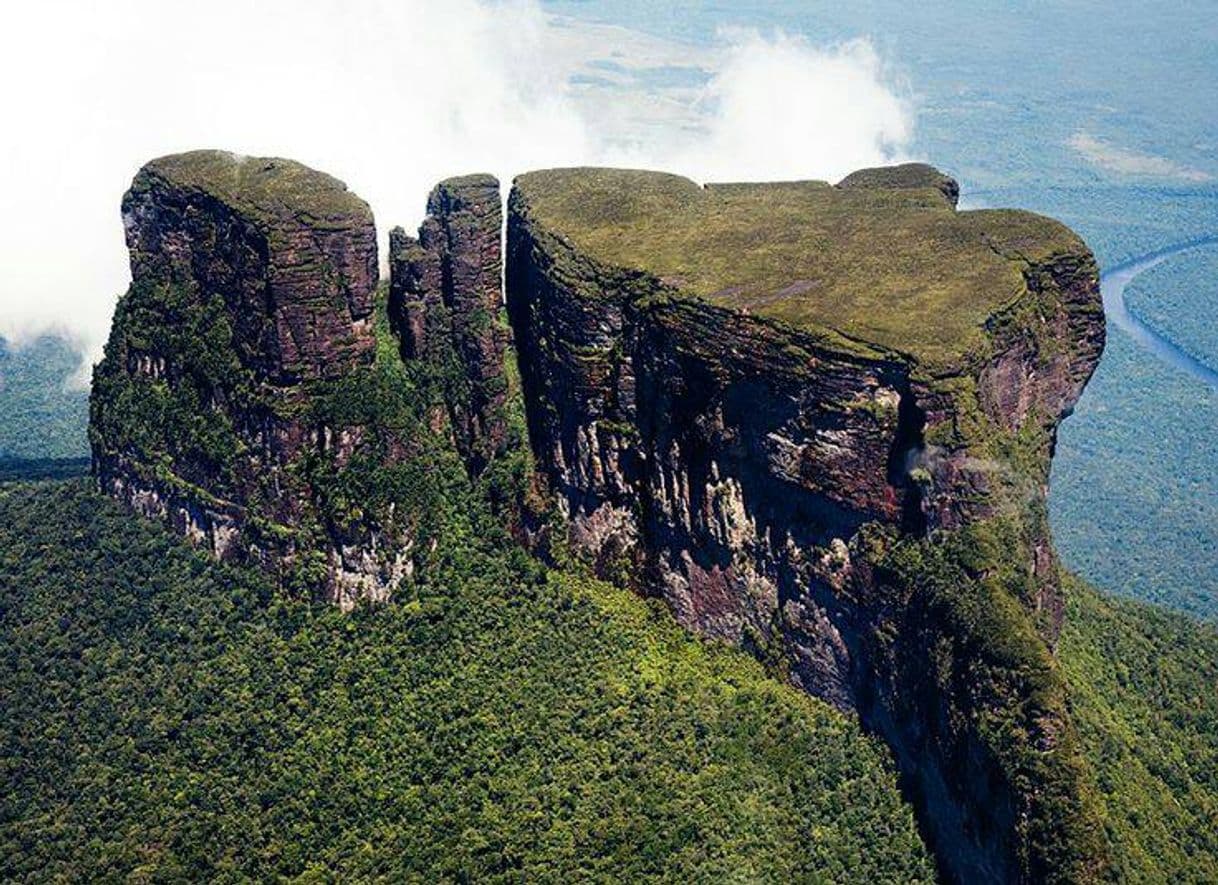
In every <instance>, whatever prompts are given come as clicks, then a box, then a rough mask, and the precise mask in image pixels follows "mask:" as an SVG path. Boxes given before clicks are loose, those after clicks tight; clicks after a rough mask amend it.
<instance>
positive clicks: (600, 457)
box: [507, 165, 1104, 882]
mask: <svg viewBox="0 0 1218 885" xmlns="http://www.w3.org/2000/svg"><path fill="white" fill-rule="evenodd" d="M957 194H958V188H957V187H956V185H955V182H954V181H952V180H951V179H949V178H947V177H946V176H943V175H941V174H940V173H938V172H937V171H935V170H933V169H931V168H930V167H926V166H920V165H911V166H906V167H897V168H894V169H889V170H865V171H863V172H860V173H855V174H854V175H852V176H850V177H849V178H847V179H846V180H845V181H843V182H842V184H841V185H839V186H837V187H831V186H829V185H827V184H823V183H819V182H802V183H786V184H773V185H710V186H707V187H705V188H701V187H698V186H697V185H695V184H693V183H692V182H689V181H687V180H685V179H681V178H678V177H675V176H669V175H662V174H658V173H644V172H629V171H622V170H603V169H572V170H553V171H547V172H536V173H529V174H527V175H523V176H521V177H520V178H518V179H517V181H516V183H515V186H514V188H513V191H512V195H511V198H510V203H509V219H508V263H507V290H508V291H507V294H508V307H509V314H510V317H511V322H512V326H513V330H514V334H515V339H516V346H517V348H518V352H519V361H520V369H521V374H522V380H523V385H524V391H525V401H526V408H527V412H528V420H529V432H530V441H531V444H532V447H533V450H534V454H535V457H536V460H537V463H538V465H539V469H540V470H541V471H542V472H543V473H544V474H545V476H546V478H547V480H548V485H549V488H550V490H551V492H552V494H553V496H554V498H555V500H556V503H557V506H558V507H559V508H560V509H561V511H562V512H563V514H564V515H565V516H566V518H567V521H568V526H569V535H570V542H571V545H572V547H573V548H574V549H575V551H577V553H578V554H580V555H582V556H583V557H584V558H585V559H587V560H588V561H589V562H590V563H591V564H592V565H593V566H594V568H595V569H596V570H597V571H598V572H599V573H601V574H602V575H606V576H610V577H613V578H615V579H621V580H627V581H630V582H633V583H634V584H635V585H636V586H637V587H638V588H639V589H640V590H641V591H643V592H646V593H657V594H659V595H661V596H663V597H664V598H665V599H666V600H667V601H668V602H669V604H670V606H671V608H672V610H673V612H674V613H675V615H676V617H677V619H678V620H679V621H681V623H683V624H685V625H686V626H688V627H690V628H691V629H693V630H696V631H698V632H700V633H703V634H705V635H708V636H713V637H718V638H721V639H724V640H727V641H729V642H733V643H738V644H740V645H743V646H745V647H747V648H749V649H751V650H752V651H753V652H754V653H756V654H757V655H759V656H761V657H763V658H764V659H766V660H768V661H770V662H772V663H773V664H774V666H775V667H776V668H777V669H780V670H782V671H784V672H786V673H787V674H788V678H790V679H791V680H792V681H793V682H795V683H796V684H798V685H800V686H802V687H803V688H805V689H806V690H808V691H809V692H811V693H813V694H816V695H818V696H820V697H823V698H825V699H827V700H829V701H830V702H832V703H834V704H836V705H838V706H841V707H846V708H852V709H855V710H857V711H858V713H859V715H860V716H861V717H862V718H863V720H864V722H865V723H867V724H868V726H869V727H871V728H872V729H874V730H875V731H877V732H878V733H880V734H881V735H883V736H884V737H885V738H886V739H887V741H888V742H889V744H890V745H891V747H892V748H893V751H894V754H895V756H896V758H897V760H898V763H899V765H900V768H901V771H902V775H903V780H904V783H905V787H906V790H907V792H908V794H909V796H910V797H911V799H912V800H913V802H914V804H915V807H916V808H917V809H918V811H919V815H920V818H921V821H922V824H923V828H924V831H925V832H926V834H927V836H928V837H929V839H930V841H931V842H932V845H933V847H934V849H935V851H936V854H937V856H938V858H939V860H940V863H941V866H942V868H943V870H944V872H945V874H946V875H947V876H948V877H949V878H951V879H953V880H956V881H962V882H971V881H1009V882H1032V881H1080V880H1088V879H1091V878H1094V877H1095V876H1097V875H1099V871H1100V870H1101V869H1102V867H1103V863H1104V859H1103V854H1104V849H1103V844H1102V834H1101V832H1100V830H1099V825H1098V821H1097V819H1096V815H1095V812H1094V809H1093V805H1092V802H1091V799H1090V793H1089V787H1088V784H1087V781H1086V776H1085V772H1084V770H1083V766H1082V764H1081V761H1080V758H1079V755H1078V750H1077V748H1076V745H1075V737H1074V732H1073V728H1072V726H1071V723H1070V719H1069V715H1068V709H1067V703H1066V695H1065V687H1064V684H1063V682H1062V679H1061V677H1060V675H1059V673H1058V670H1057V666H1056V664H1055V662H1054V660H1053V659H1052V656H1051V652H1050V649H1051V645H1052V643H1053V641H1054V640H1055V638H1056V636H1057V632H1058V629H1059V627H1060V621H1061V612H1062V602H1061V591H1060V589H1059V586H1060V583H1059V581H1058V578H1057V568H1058V567H1057V563H1056V560H1055V558H1054V555H1053V552H1052V546H1051V543H1050V539H1049V535H1048V528H1047V521H1046V517H1045V488H1046V483H1047V477H1048V466H1049V458H1050V455H1051V452H1052V447H1053V440H1054V434H1055V429H1056V426H1057V422H1058V421H1059V420H1060V419H1061V417H1062V416H1063V415H1064V414H1065V413H1066V412H1067V411H1068V410H1069V409H1070V408H1071V406H1072V405H1073V403H1074V402H1075V400H1076V399H1077V397H1078V395H1079V393H1080V391H1081V389H1082V386H1083V385H1084V384H1085V383H1086V381H1087V379H1088V378H1089V376H1090V374H1091V372H1092V371H1093V369H1094V367H1095V364H1096V362H1097V360H1098V357H1099V354H1100V350H1101V348H1102V345H1103V316H1102V310H1101V305H1100V298H1099V294H1098V286H1097V282H1098V275H1097V271H1096V267H1095V263H1094V260H1093V258H1092V256H1091V254H1090V252H1089V251H1088V250H1087V248H1086V247H1085V246H1084V244H1083V243H1082V242H1081V241H1080V240H1079V239H1078V238H1077V237H1076V236H1074V235H1073V234H1072V233H1071V232H1069V231H1068V230H1066V229H1065V228H1064V227H1062V226H1061V225H1059V224H1057V223H1055V222H1052V221H1050V220H1048V219H1044V218H1040V217H1037V216H1033V215H1030V214H1027V213H1019V212H1005V211H986V212H957V211H956V210H955V203H956V196H957Z"/></svg>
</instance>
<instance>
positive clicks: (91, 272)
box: [0, 0, 915, 383]
mask: <svg viewBox="0 0 1218 885" xmlns="http://www.w3.org/2000/svg"><path fill="white" fill-rule="evenodd" d="M0 77H2V78H3V82H4V83H5V84H7V85H6V87H5V88H4V90H3V91H2V92H0V112H2V116H0V119H3V120H4V121H5V126H6V130H7V134H6V136H5V138H4V139H3V140H2V141H0V190H2V192H3V193H4V195H5V208H6V211H5V212H4V213H3V214H0V337H4V338H6V339H8V340H9V341H12V342H16V343H17V344H20V343H21V342H24V341H29V340H31V339H32V338H33V337H35V336H37V335H38V334H40V333H43V332H47V331H53V332H56V333H59V334H62V335H64V336H66V337H68V338H69V339H70V340H71V341H73V342H74V343H75V344H76V345H77V346H78V347H79V348H80V350H81V353H82V367H81V371H80V372H79V373H78V377H77V382H78V383H83V382H84V381H85V380H86V379H87V376H88V369H89V366H90V365H91V364H92V362H94V361H96V360H97V359H99V358H100V356H101V349H102V345H103V344H104V342H105V338H106V335H107V333H108V329H109V323H110V316H111V314H112V311H113V308H114V303H115V300H116V298H117V297H118V295H119V294H120V293H121V292H122V291H123V290H124V289H125V288H126V285H127V283H128V282H129V279H130V275H129V271H128V267H127V254H126V248H125V246H124V242H123V231H122V224H121V218H120V214H119V203H120V200H121V198H122V194H123V191H124V190H126V188H127V186H128V185H129V184H130V182H131V178H132V176H133V175H134V174H135V172H136V171H137V170H138V169H139V167H140V166H141V165H142V164H143V163H144V162H145V161H147V160H149V159H151V158H153V157H157V156H162V155H164V154H168V153H174V152H177V151H183V150H190V149H194V148H204V147H207V148H222V149H226V150H231V151H234V152H236V153H241V154H247V155H252V156H286V157H291V158H294V159H297V160H300V161H302V162H304V163H307V164H309V165H311V166H315V167H316V168H319V169H322V170H324V171H326V172H329V173H330V174H332V175H335V176H337V177H338V178H340V179H342V180H343V181H345V182H346V183H347V184H348V186H350V187H351V188H352V189H353V190H354V191H355V192H356V193H357V194H359V195H360V196H361V197H363V198H364V199H366V200H367V201H368V202H369V203H370V204H371V205H372V208H373V211H374V213H375V215H376V218H377V227H378V230H379V231H380V233H381V236H382V251H383V248H384V244H383V238H384V236H385V234H386V232H387V231H388V230H389V228H391V227H393V226H394V225H396V224H402V225H403V226H406V227H408V228H410V227H414V226H415V225H417V224H418V223H419V221H420V220H421V218H422V215H423V207H424V202H425V199H426V195H427V193H428V191H429V190H430V188H431V186H432V185H433V184H435V183H436V182H437V181H439V180H441V179H442V178H445V177H448V176H450V175H457V174H464V173H468V172H475V171H489V172H493V173H495V174H497V175H498V176H499V177H500V179H501V180H502V181H504V182H505V185H506V183H507V182H509V181H510V180H511V177H512V176H513V175H515V174H517V173H519V172H523V171H525V170H527V169H535V168H543V167H550V166H570V165H584V164H595V165H620V166H636V167H647V168H658V169H665V170H669V171H674V172H679V173H682V174H685V175H688V176H690V177H691V178H694V179H695V180H698V181H713V180H718V181H722V180H761V179H790V178H823V179H827V180H836V179H838V178H840V177H842V176H843V175H845V174H846V173H848V172H850V171H852V170H854V169H856V168H860V167H863V166H868V165H876V164H880V163H885V162H892V161H894V160H900V159H904V158H906V157H905V155H906V153H907V151H908V149H909V145H910V144H911V143H912V140H913V129H914V118H915V103H914V101H913V99H912V97H911V96H912V95H913V92H912V90H911V89H910V88H909V85H908V84H906V83H904V82H902V79H901V77H900V76H899V75H898V74H897V73H896V72H895V69H894V66H893V60H891V59H884V58H882V57H881V56H880V55H879V54H878V53H877V51H876V49H875V48H874V46H873V44H872V43H871V42H870V41H868V39H867V38H866V35H861V36H860V37H859V38H857V39H854V40H851V41H849V42H846V43H839V44H834V45H812V44H809V43H808V42H806V41H805V40H803V39H801V38H799V37H798V36H793V35H788V34H783V33H781V32H766V33H759V32H756V31H748V30H731V31H723V32H721V33H720V34H719V35H718V39H717V40H716V41H715V42H714V43H713V44H712V45H709V46H702V45H699V46H693V45H687V44H682V43H677V42H672V41H668V40H663V39H660V38H656V37H652V36H647V35H644V34H641V33H638V32H633V31H630V30H628V29H624V28H618V27H612V26H607V25H596V24H590V23H584V22H580V21H576V20H573V19H568V18H561V17H556V16H552V15H547V14H546V13H545V12H544V11H543V10H542V9H541V7H540V6H539V5H538V4H537V3H536V2H533V0H510V2H493V3H492V2H478V0H445V2H443V3H440V2H427V0H399V2H376V0H348V2H330V0H321V2H310V3H303V2H300V0H296V2H282V0H269V2H257V3H253V2H250V0H240V2H234V0H209V2H207V3H177V2H166V0H115V2H107V3H100V2H98V3H88V2H66V0H49V2H48V0H43V2H39V3H26V4H20V5H19V6H17V7H14V8H12V9H7V10H6V12H5V27H4V29H3V30H2V31H0Z"/></svg>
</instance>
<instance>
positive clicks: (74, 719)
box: [0, 480, 932, 882]
mask: <svg viewBox="0 0 1218 885" xmlns="http://www.w3.org/2000/svg"><path fill="white" fill-rule="evenodd" d="M441 537H442V540H441V546H440V547H439V548H438V549H437V551H436V560H435V568H434V569H431V570H429V577H428V579H427V580H426V581H425V582H420V583H416V584H413V585H411V586H410V587H408V588H407V589H406V590H405V591H404V592H403V593H402V594H401V595H400V600H399V602H397V603H396V604H391V605H388V606H383V607H380V608H375V609H367V610H359V611H357V612H355V613H354V614H353V615H350V616H344V615H342V614H341V613H340V612H338V611H337V610H336V609H334V608H333V607H331V606H325V605H313V604H309V603H305V602H298V601H289V600H285V599H280V598H276V597H275V595H274V594H272V593H271V592H270V591H269V590H268V589H267V587H266V585H265V583H264V582H263V579H262V578H261V577H260V576H259V575H257V574H253V573H251V572H248V571H243V570H238V569H235V568H231V567H227V566H219V565H216V564H215V563H212V562H210V561H209V560H207V559H206V558H205V557H204V556H202V555H201V554H198V553H195V552H193V551H191V550H190V549H188V548H187V547H185V546H184V545H183V544H182V543H181V542H180V541H178V540H177V539H176V538H174V537H172V536H170V535H169V534H168V533H166V532H165V531H164V530H162V529H161V528H160V527H157V526H155V525H153V524H150V523H147V522H145V521H143V520H140V519H136V518H132V517H131V516H129V515H126V514H125V513H123V512H122V511H121V510H120V509H119V508H118V506H117V505H115V504H113V503H112V502H110V501H109V500H107V499H104V498H102V497H101V496H100V495H97V494H95V493H93V492H92V491H89V490H88V489H87V485H86V483H85V482H84V481H82V480H73V481H68V482H56V483H11V484H7V485H2V486H0V593H2V594H3V596H2V598H0V648H2V649H3V657H2V658H0V660H2V661H3V671H2V672H0V735H2V737H0V740H2V742H3V747H4V753H3V762H2V764H3V769H4V770H3V777H4V781H5V784H6V790H5V793H4V799H3V806H2V809H0V878H3V879H8V880H13V879H18V880H19V879H32V878H39V879H55V878H59V879H65V880H70V879H74V878H78V877H79V874H80V871H82V870H86V869H87V870H90V871H91V873H92V874H93V875H95V876H96V877H107V876H110V877H115V878H120V877H132V878H134V879H136V880H138V881H157V880H166V879H183V878H186V879H191V880H199V879H205V878H206V879H216V880H220V881H235V880H238V879H245V878H254V879H258V880H268V879H274V878H279V877H285V878H298V879H299V880H300V881H323V880H329V879H331V878H334V877H339V878H343V879H348V880H349V879H353V878H372V877H389V878H394V879H399V878H407V879H415V880H419V881H422V880H423V879H424V878H426V879H427V880H430V881H435V880H437V879H448V880H466V881H468V880H477V881H493V880H503V881H523V880H529V881H536V880H543V881H546V880H548V881H560V880H561V881H569V880H571V879H573V878H590V879H601V880H607V879H610V878H612V879H614V880H617V881H632V880H640V879H666V880H670V881H682V882H685V881H724V880H728V879H731V880H748V881H758V880H766V881H789V880H793V879H796V880H801V881H809V880H817V879H821V880H825V881H844V880H846V879H847V878H849V879H851V880H856V881H874V882H917V881H927V880H929V879H930V878H931V876H932V874H931V864H930V861H929V860H928V856H927V853H926V851H925V849H924V848H923V846H922V844H921V842H920V840H919V838H918V835H917V832H916V829H915V826H914V822H913V817H912V814H911V812H910V810H909V808H908V806H906V805H905V804H903V803H902V801H901V799H900V796H899V794H898V792H897V790H896V788H895V774H894V772H893V769H892V767H891V763H890V760H889V759H888V757H887V754H886V751H885V750H884V748H883V746H882V745H881V744H879V743H878V742H876V741H874V740H871V739H869V738H866V737H864V736H863V735H862V734H860V732H859V729H858V726H857V725H856V723H855V721H854V720H853V719H852V718H850V717H847V716H843V715H841V714H838V713H836V712H835V711H833V710H832V709H830V708H829V707H827V706H825V705H823V704H820V703H818V702H816V701H814V700H812V699H810V698H808V697H807V696H804V695H802V694H800V693H798V692H796V691H795V690H793V689H788V688H785V687H783V686H781V685H780V684H778V683H777V682H776V681H774V680H772V679H770V678H769V677H767V676H766V675H765V673H764V672H763V671H762V669H761V667H760V665H758V664H757V663H755V662H754V661H753V660H752V659H750V658H748V657H747V656H746V655H744V654H743V653H740V652H735V651H731V650H728V649H725V648H719V647H712V646H708V645H706V644H703V643H701V642H699V641H697V640H694V639H691V638H689V637H687V636H686V635H685V634H684V633H683V632H682V631H681V630H679V629H678V628H677V627H676V626H675V625H674V624H673V623H672V621H671V619H670V618H669V617H668V615H667V613H666V612H663V611H662V610H656V609H655V608H653V607H652V606H649V605H648V603H646V602H644V601H643V600H641V599H638V598H636V597H634V596H632V595H631V594H629V593H626V592H624V591H619V590H614V589H612V588H610V587H607V586H605V585H603V584H599V583H595V582H591V581H586V580H581V579H576V578H572V577H569V576H563V575H560V574H556V573H550V574H547V573H546V572H545V571H543V570H542V569H541V568H540V567H539V566H537V565H535V564H533V563H532V562H531V561H530V560H529V559H528V558H527V557H525V556H524V555H523V553H518V552H509V551H510V550H511V547H510V545H507V544H505V543H503V538H502V537H501V536H499V535H497V534H496V533H495V531H494V530H493V529H491V528H489V527H488V525H487V524H485V523H482V522H481V521H480V519H479V517H478V515H477V513H476V512H474V513H469V514H466V521H465V522H464V524H463V525H453V526H450V527H449V529H448V530H447V531H446V532H445V533H443V535H442V536H441ZM847 871H849V875H848V876H847Z"/></svg>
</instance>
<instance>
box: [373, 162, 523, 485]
mask: <svg viewBox="0 0 1218 885" xmlns="http://www.w3.org/2000/svg"><path fill="white" fill-rule="evenodd" d="M502 225H503V212H502V208H501V199H500V196H499V182H498V181H497V180H496V179H495V178H494V177H492V176H490V175H469V176H465V177H462V178H452V179H448V180H447V181H443V182H441V183H440V184H438V185H436V187H435V189H434V190H433V191H432V192H431V196H430V197H429V198H428V200H427V219H426V220H425V221H424V222H423V224H422V226H421V227H420V228H419V235H418V238H417V239H415V238H412V237H409V236H407V235H406V232H405V231H403V230H402V229H401V228H400V227H398V228H394V229H393V230H392V231H391V232H390V234H389V271H390V284H389V320H390V322H391V323H392V324H393V327H394V329H395V331H397V332H398V334H399V336H400V338H401V342H402V355H403V357H404V358H406V359H408V360H421V361H423V362H425V363H427V364H428V365H429V366H430V367H431V368H432V370H433V371H434V372H435V373H436V375H438V376H439V377H440V378H441V381H442V383H443V384H444V387H445V391H444V400H445V407H446V410H447V412H448V419H449V421H450V422H451V425H452V428H453V434H454V437H455V441H456V443H457V446H458V448H459V449H460V451H461V454H462V457H463V458H464V459H465V461H466V463H467V465H468V466H469V469H470V471H471V472H472V473H475V474H477V473H479V472H480V471H481V470H482V469H483V468H484V467H485V466H486V465H487V463H488V462H489V461H490V460H491V459H492V458H493V457H494V456H495V455H497V454H502V453H503V450H504V447H505V445H506V444H507V440H508V429H507V419H506V417H505V415H504V411H505V407H504V401H505V398H506V396H507V382H506V378H505V374H504V352H505V349H506V347H507V342H508V338H509V333H508V330H507V327H506V325H504V323H503V288H502V285H501V283H500V279H501V276H502V273H503V264H502V259H501V257H500V251H501V248H500V239H501V228H502Z"/></svg>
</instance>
